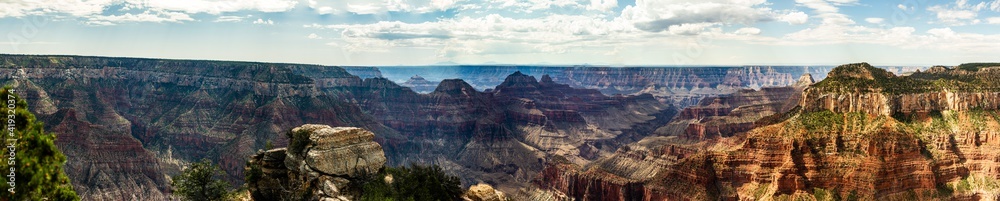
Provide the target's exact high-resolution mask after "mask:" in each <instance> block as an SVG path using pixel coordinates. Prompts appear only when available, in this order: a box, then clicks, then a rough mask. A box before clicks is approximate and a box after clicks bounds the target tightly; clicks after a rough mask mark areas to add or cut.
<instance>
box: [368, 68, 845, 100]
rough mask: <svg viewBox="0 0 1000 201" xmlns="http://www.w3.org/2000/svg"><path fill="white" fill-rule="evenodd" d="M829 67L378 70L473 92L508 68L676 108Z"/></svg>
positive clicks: (501, 79) (499, 78) (496, 80)
mask: <svg viewBox="0 0 1000 201" xmlns="http://www.w3.org/2000/svg"><path fill="white" fill-rule="evenodd" d="M831 68H832V67H797V66H773V67H761V66H744V67H589V66H574V67H533V66H474V67H471V66H469V67H453V68H442V67H434V68H431V67H427V68H418V67H414V68H382V69H380V70H382V71H384V72H386V75H387V76H388V78H390V79H392V80H399V81H400V82H402V81H405V80H406V78H408V77H409V76H411V75H414V74H420V75H437V77H443V78H458V79H462V80H465V81H466V82H468V83H469V84H470V85H472V86H474V87H476V88H477V89H479V90H485V89H488V88H491V87H494V86H497V85H499V84H501V83H503V82H504V78H505V77H506V76H507V75H510V74H512V73H514V72H522V73H524V74H526V75H532V76H536V77H538V76H542V75H549V76H551V79H552V80H553V81H555V82H558V83H563V84H568V85H570V86H571V87H574V88H587V89H597V90H599V91H600V92H602V93H603V94H606V95H614V94H630V95H638V94H644V93H647V94H652V95H654V96H655V97H656V98H657V99H658V100H660V101H661V102H664V103H669V104H673V105H675V106H677V107H679V108H684V107H687V106H689V105H694V104H697V103H698V101H700V100H701V99H703V98H706V97H712V96H717V95H721V94H730V93H734V92H737V91H738V90H740V89H744V88H753V89H760V88H764V87H785V86H791V85H793V84H795V83H796V81H797V80H796V78H798V77H799V76H801V75H803V74H806V73H810V74H813V75H819V77H816V78H818V79H823V77H824V76H825V75H826V72H827V71H829V70H830V69H831Z"/></svg>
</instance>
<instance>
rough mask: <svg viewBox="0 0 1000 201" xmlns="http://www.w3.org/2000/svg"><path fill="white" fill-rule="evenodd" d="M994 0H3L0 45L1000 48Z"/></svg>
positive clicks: (636, 52)
mask: <svg viewBox="0 0 1000 201" xmlns="http://www.w3.org/2000/svg"><path fill="white" fill-rule="evenodd" d="M998 52H1000V0H959V1H940V0H879V1H875V0H785V1H767V0H386V1H378V0H336V1H320V0H305V1H301V0H0V53H7V54H66V55H87V56H116V57H149V58H173V59H209V60H239V61H262V62H287V63H308V64H321V65H341V66H395V65H404V66H415V65H439V64H526V65H612V66H627V65H671V66H674V65H677V66H683V65H837V64H844V63H855V62H869V63H872V64H875V65H923V66H929V65H958V64H961V63H968V62H988V61H993V62H997V61H1000V58H998V54H997V53H998Z"/></svg>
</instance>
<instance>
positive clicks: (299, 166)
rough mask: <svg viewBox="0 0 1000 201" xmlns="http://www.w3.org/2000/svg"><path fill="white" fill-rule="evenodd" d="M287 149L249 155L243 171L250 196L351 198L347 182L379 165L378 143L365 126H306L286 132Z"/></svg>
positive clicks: (374, 170) (354, 190)
mask: <svg viewBox="0 0 1000 201" xmlns="http://www.w3.org/2000/svg"><path fill="white" fill-rule="evenodd" d="M289 137H290V138H291V139H290V143H289V147H288V148H280V149H274V150H269V151H266V152H262V153H259V154H257V155H255V156H253V157H252V158H251V160H250V163H249V164H248V165H247V168H246V172H247V174H248V175H251V176H248V178H254V179H248V180H249V181H247V182H248V186H249V187H250V188H249V189H250V193H251V195H252V196H253V197H254V199H255V200H352V198H354V197H356V196H358V195H359V194H360V187H359V186H351V185H352V184H356V183H357V182H352V181H357V180H360V179H363V178H362V177H364V176H365V175H375V174H378V171H379V170H381V169H382V167H383V166H384V165H385V161H386V158H385V153H384V152H383V150H382V146H381V145H379V144H378V143H376V142H375V141H373V140H374V138H375V134H373V133H372V132H370V131H367V130H365V129H360V128H352V127H336V128H334V127H330V126H326V125H317V124H306V125H302V126H300V127H298V128H295V129H292V130H291V132H290V133H289Z"/></svg>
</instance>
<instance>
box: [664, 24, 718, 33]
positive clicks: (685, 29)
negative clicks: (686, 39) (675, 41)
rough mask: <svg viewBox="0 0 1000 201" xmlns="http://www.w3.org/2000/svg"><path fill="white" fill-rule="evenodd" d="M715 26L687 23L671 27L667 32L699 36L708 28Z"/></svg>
mask: <svg viewBox="0 0 1000 201" xmlns="http://www.w3.org/2000/svg"><path fill="white" fill-rule="evenodd" d="M713 25H715V24H714V23H695V24H691V23H685V24H676V25H670V27H668V28H667V30H668V31H669V32H670V33H671V34H674V35H698V34H700V33H701V32H702V31H704V30H705V29H706V28H708V27H711V26H713Z"/></svg>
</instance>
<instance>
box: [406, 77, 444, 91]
mask: <svg viewBox="0 0 1000 201" xmlns="http://www.w3.org/2000/svg"><path fill="white" fill-rule="evenodd" d="M439 84H440V82H431V81H428V80H427V79H424V78H423V77H420V75H414V76H413V77H410V79H409V80H406V82H403V83H401V84H399V85H400V86H404V87H409V88H410V89H413V91H416V92H417V93H429V92H431V91H434V89H435V88H437V86H438V85H439Z"/></svg>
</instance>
